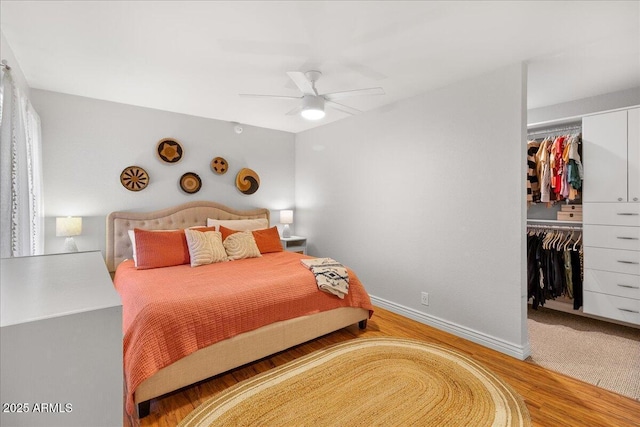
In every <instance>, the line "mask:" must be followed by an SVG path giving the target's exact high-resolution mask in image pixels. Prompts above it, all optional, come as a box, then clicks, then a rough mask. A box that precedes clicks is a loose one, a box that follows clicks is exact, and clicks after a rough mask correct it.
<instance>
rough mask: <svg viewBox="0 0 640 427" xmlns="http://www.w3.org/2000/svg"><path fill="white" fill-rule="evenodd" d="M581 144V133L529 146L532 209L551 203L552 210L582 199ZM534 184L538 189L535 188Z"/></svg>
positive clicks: (528, 195)
mask: <svg viewBox="0 0 640 427" xmlns="http://www.w3.org/2000/svg"><path fill="white" fill-rule="evenodd" d="M580 142H581V135H580V133H574V134H564V135H556V136H548V137H546V138H544V139H543V140H542V141H540V142H537V141H534V140H530V141H528V142H527V204H528V205H531V204H532V203H547V205H548V206H551V205H552V204H553V203H555V202H557V201H561V200H570V201H575V200H578V199H580V198H581V190H582V180H583V179H584V174H583V170H582V162H581V160H580V148H581V145H580ZM536 148H537V149H536ZM532 162H533V163H535V167H534V166H533V165H532ZM534 182H535V184H537V189H535V188H534ZM538 194H539V197H538Z"/></svg>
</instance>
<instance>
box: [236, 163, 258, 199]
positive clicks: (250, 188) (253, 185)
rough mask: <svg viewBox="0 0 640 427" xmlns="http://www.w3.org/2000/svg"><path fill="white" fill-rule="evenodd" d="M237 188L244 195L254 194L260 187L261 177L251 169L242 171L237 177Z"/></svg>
mask: <svg viewBox="0 0 640 427" xmlns="http://www.w3.org/2000/svg"><path fill="white" fill-rule="evenodd" d="M236 187H237V188H238V190H240V192H241V193H243V194H253V193H255V192H256V191H258V188H259V187H260V177H259V176H258V174H257V173H256V172H255V171H253V170H251V169H249V168H243V169H240V172H238V175H236Z"/></svg>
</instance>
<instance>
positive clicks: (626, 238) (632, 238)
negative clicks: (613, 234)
mask: <svg viewBox="0 0 640 427" xmlns="http://www.w3.org/2000/svg"><path fill="white" fill-rule="evenodd" d="M617 239H620V240H640V239H638V238H637V237H623V236H618V237H617Z"/></svg>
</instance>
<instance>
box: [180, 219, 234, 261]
mask: <svg viewBox="0 0 640 427" xmlns="http://www.w3.org/2000/svg"><path fill="white" fill-rule="evenodd" d="M184 234H185V236H186V237H187V246H189V256H190V257H191V267H197V266H199V265H204V264H212V263H214V262H222V261H226V260H227V252H226V251H225V249H224V246H223V245H222V234H221V233H220V232H219V231H205V232H204V233H203V232H202V231H196V230H192V229H188V228H186V229H185V230H184Z"/></svg>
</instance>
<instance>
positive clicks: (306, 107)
mask: <svg viewBox="0 0 640 427" xmlns="http://www.w3.org/2000/svg"><path fill="white" fill-rule="evenodd" d="M300 115H301V116H302V117H304V118H305V119H307V120H320V119H321V118H323V117H324V98H323V97H321V96H314V95H305V96H304V97H303V98H302V111H301V112H300Z"/></svg>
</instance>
